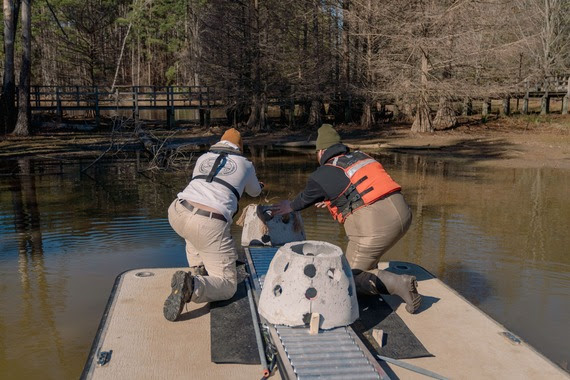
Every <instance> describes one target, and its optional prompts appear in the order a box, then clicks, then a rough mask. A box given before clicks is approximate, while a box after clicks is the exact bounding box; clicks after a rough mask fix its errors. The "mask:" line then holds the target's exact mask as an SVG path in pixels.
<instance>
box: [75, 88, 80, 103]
mask: <svg viewBox="0 0 570 380" xmlns="http://www.w3.org/2000/svg"><path fill="white" fill-rule="evenodd" d="M75 100H76V101H77V107H78V108H79V105H80V102H79V86H75Z"/></svg>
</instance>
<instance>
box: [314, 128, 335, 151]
mask: <svg viewBox="0 0 570 380" xmlns="http://www.w3.org/2000/svg"><path fill="white" fill-rule="evenodd" d="M317 133H318V135H317V152H318V151H319V150H321V149H328V148H330V147H331V146H333V145H334V144H338V143H340V136H339V134H338V133H337V132H336V131H335V130H334V128H333V126H332V125H330V124H323V125H321V127H320V128H319V130H318V131H317Z"/></svg>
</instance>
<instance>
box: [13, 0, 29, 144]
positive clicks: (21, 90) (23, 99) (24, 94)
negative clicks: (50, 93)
mask: <svg viewBox="0 0 570 380" xmlns="http://www.w3.org/2000/svg"><path fill="white" fill-rule="evenodd" d="M21 1H22V47H23V49H22V65H21V67H20V84H19V86H18V121H17V122H16V128H15V129H14V132H13V134H14V135H16V136H28V135H29V134H30V124H31V119H32V117H31V116H32V110H31V106H30V76H31V59H32V8H31V5H32V0H21Z"/></svg>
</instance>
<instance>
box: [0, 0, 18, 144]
mask: <svg viewBox="0 0 570 380" xmlns="http://www.w3.org/2000/svg"><path fill="white" fill-rule="evenodd" d="M3 5H4V6H3V10H4V76H3V83H2V98H1V101H0V107H1V110H2V123H3V125H4V128H3V129H4V134H6V133H9V132H12V129H13V128H14V124H15V122H16V105H15V100H16V80H15V70H14V43H15V38H16V29H17V24H18V12H19V7H20V0H4V4H3Z"/></svg>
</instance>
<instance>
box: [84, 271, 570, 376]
mask: <svg viewBox="0 0 570 380" xmlns="http://www.w3.org/2000/svg"><path fill="white" fill-rule="evenodd" d="M381 266H383V267H388V266H390V268H391V270H394V271H399V272H400V273H410V274H414V275H416V276H417V278H418V280H419V291H420V293H421V294H422V295H423V296H424V302H423V305H422V307H421V309H420V311H419V313H417V314H414V315H412V314H408V313H407V312H406V311H405V308H404V307H403V305H401V300H400V299H399V298H398V297H385V298H386V300H387V302H388V303H389V304H390V305H391V306H392V307H393V309H394V310H396V313H397V314H398V315H399V316H400V317H401V318H402V320H403V321H404V322H405V323H406V325H407V326H408V327H409V328H410V330H411V331H412V332H413V333H414V334H415V335H416V337H417V338H418V339H419V340H420V341H421V342H422V343H423V345H424V346H425V347H426V349H427V350H428V351H429V352H431V353H432V354H433V355H434V357H422V358H414V359H405V360H400V362H403V363H408V364H412V365H414V366H417V367H421V368H424V369H427V370H429V371H432V372H435V373H437V374H439V375H441V376H442V377H445V378H452V379H472V378H491V379H527V378H528V379H570V376H569V375H568V374H567V373H566V372H565V371H563V370H562V369H561V368H560V367H558V366H556V365H555V364H554V363H552V362H551V361H550V360H548V359H547V358H545V357H544V356H542V355H541V354H539V353H537V352H536V351H535V350H534V349H533V348H532V347H530V346H528V345H527V344H525V343H524V342H514V341H512V340H511V339H508V338H507V337H506V336H505V335H503V333H504V332H507V330H506V329H505V328H504V327H503V326H501V325H500V324H499V323H497V322H496V321H494V320H492V319H491V318H490V317H488V316H487V315H486V314H484V313H483V312H482V311H480V310H479V309H477V308H476V307H475V306H473V305H472V304H470V303H469V302H468V301H466V300H465V299H464V298H463V297H461V296H460V295H458V294H457V293H456V292H455V291H453V290H452V289H451V288H449V287H447V286H446V285H445V284H443V283H442V282H441V281H439V280H438V279H436V278H434V277H433V276H432V275H431V274H429V273H428V272H427V271H425V270H423V269H422V268H421V267H419V266H415V265H413V264H408V263H398V262H390V263H381ZM179 269H181V270H184V269H185V268H161V269H157V268H152V269H137V270H132V271H128V272H125V273H123V274H122V275H121V276H119V278H118V279H117V282H116V284H115V287H114V290H113V294H112V295H111V298H110V301H109V305H108V307H107V310H106V312H105V315H104V316H103V319H102V321H101V326H100V329H99V332H98V336H97V337H96V339H95V342H94V345H93V348H92V353H91V355H90V357H89V359H88V362H87V364H86V366H85V370H84V373H83V375H82V378H87V379H134V378H136V379H187V378H194V379H209V378H218V379H260V378H261V377H262V368H261V366H260V365H238V364H215V363H212V362H211V360H210V316H209V306H208V304H200V305H197V304H188V309H187V310H188V311H187V312H186V311H185V312H184V313H183V314H182V316H181V320H180V321H177V322H175V323H172V322H168V321H167V320H165V319H164V317H163V315H162V305H163V302H164V299H165V298H166V297H167V296H168V294H169V292H170V286H169V285H170V278H171V276H172V274H173V273H174V272H175V271H176V270H179ZM145 272H150V273H152V274H153V275H151V276H148V277H140V276H137V274H139V275H140V274H141V273H143V274H144V273H145ZM236 331H238V330H236ZM238 332H239V331H238ZM387 338H388V339H389V338H390V337H389V334H388V336H387ZM111 350H112V353H111V356H110V361H109V362H108V363H107V364H105V365H103V366H99V365H98V364H97V360H98V359H99V357H100V355H99V353H100V352H108V351H111ZM382 368H384V369H386V372H387V373H388V375H389V376H390V377H391V378H400V379H425V378H426V377H425V376H424V375H421V374H419V373H416V372H412V371H410V370H408V369H404V368H401V367H400V366H397V365H394V364H386V363H382ZM272 378H279V374H277V375H276V376H274V377H272Z"/></svg>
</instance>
